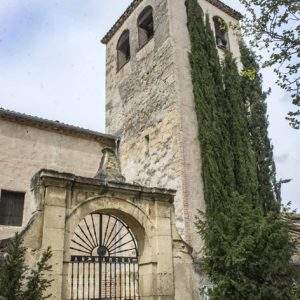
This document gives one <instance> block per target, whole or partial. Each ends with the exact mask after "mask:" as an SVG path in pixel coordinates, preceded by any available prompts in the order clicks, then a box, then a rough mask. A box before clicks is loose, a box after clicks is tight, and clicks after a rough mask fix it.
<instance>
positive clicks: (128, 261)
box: [69, 213, 139, 300]
mask: <svg viewBox="0 0 300 300" xmlns="http://www.w3.org/2000/svg"><path fill="white" fill-rule="evenodd" d="M70 250H71V259H70V267H69V289H70V299H71V300H73V299H76V300H77V299H87V300H90V299H124V300H125V299H134V300H135V299H139V265H138V258H139V253H138V247H137V241H136V238H135V237H134V235H133V233H132V231H131V229H130V228H129V226H128V225H127V224H126V223H124V222H123V221H122V220H121V219H119V218H118V217H116V216H114V215H113V214H104V213H91V214H89V215H88V216H86V217H85V218H84V219H83V220H82V221H81V222H80V223H79V224H78V225H77V227H76V229H75V232H74V236H73V238H72V240H71V244H70Z"/></svg>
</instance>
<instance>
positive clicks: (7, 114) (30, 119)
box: [0, 108, 117, 148]
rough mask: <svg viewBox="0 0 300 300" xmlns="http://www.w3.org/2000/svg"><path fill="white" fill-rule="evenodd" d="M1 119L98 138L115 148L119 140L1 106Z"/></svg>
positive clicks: (93, 138)
mask: <svg viewBox="0 0 300 300" xmlns="http://www.w3.org/2000/svg"><path fill="white" fill-rule="evenodd" d="M0 119H2V120H6V121H10V122H15V123H18V124H21V125H26V126H30V127H35V128H38V129H42V130H48V131H53V132H56V133H60V134H64V135H71V136H76V137H80V138H84V139H91V140H96V141H99V142H101V143H103V144H105V145H107V146H110V147H113V148H114V147H115V144H116V140H117V137H116V136H113V135H109V134H103V133H100V132H96V131H93V130H89V129H84V128H80V127H76V126H73V125H68V124H64V123H61V122H58V121H50V120H46V119H42V118H39V117H34V116H30V115H26V114H22V113H18V112H15V111H10V110H6V109H3V108H0Z"/></svg>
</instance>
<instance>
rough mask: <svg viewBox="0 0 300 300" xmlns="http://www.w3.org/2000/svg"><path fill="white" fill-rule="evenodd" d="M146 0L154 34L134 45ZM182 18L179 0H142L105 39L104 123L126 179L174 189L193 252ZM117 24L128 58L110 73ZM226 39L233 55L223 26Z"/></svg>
mask: <svg viewBox="0 0 300 300" xmlns="http://www.w3.org/2000/svg"><path fill="white" fill-rule="evenodd" d="M147 5H151V6H152V7H153V12H154V31H155V33H154V38H153V39H152V40H151V41H150V42H149V43H148V44H147V45H146V46H145V47H144V48H142V49H141V50H139V49H138V32H137V25H136V24H137V23H136V22H137V18H138V16H139V14H140V12H141V11H142V10H143V9H144V8H145V7H146V6H147ZM200 5H201V7H202V8H203V11H204V12H205V13H208V14H209V15H210V18H211V22H212V18H213V16H215V15H218V16H221V17H222V18H223V19H224V20H225V22H226V23H227V24H228V25H229V27H230V24H236V23H237V21H236V20H235V19H234V18H232V17H230V16H228V15H227V14H226V13H224V12H223V11H221V10H220V9H218V8H216V7H215V6H213V5H211V4H210V3H208V2H207V1H205V0H200ZM186 23H187V16H186V8H185V0H156V1H154V0H144V1H142V2H141V4H140V5H139V6H138V7H137V8H136V9H135V10H134V11H133V13H132V14H131V15H130V16H129V17H128V19H127V20H126V21H125V23H124V24H123V25H122V27H121V28H120V29H119V30H118V31H117V33H116V34H115V35H114V36H113V37H112V39H111V40H110V41H109V43H108V45H107V78H106V101H107V105H106V112H107V116H106V117H107V119H106V121H107V122H106V125H107V131H108V133H112V134H116V135H120V136H121V137H122V140H121V145H120V158H121V164H122V170H123V172H124V176H125V177H126V179H127V181H129V182H137V183H140V184H142V185H147V186H158V187H168V188H173V189H176V190H177V195H176V198H175V211H176V226H177V229H178V231H179V233H180V234H181V236H182V237H183V238H184V239H185V241H187V242H188V243H189V244H190V245H191V246H193V248H194V250H195V252H199V251H200V247H201V241H200V239H199V236H198V234H197V233H196V231H195V226H194V218H195V213H196V212H197V210H198V209H201V210H203V209H204V208H205V206H204V198H203V191H202V178H201V151H200V145H199V141H198V125H197V119H196V113H195V104H194V97H193V87H192V81H191V73H190V65H189V59H188V51H189V49H190V40H189V33H188V30H187V26H186ZM212 24H213V23H212ZM125 29H129V31H130V46H131V59H130V61H129V62H128V63H127V64H126V65H125V66H124V67H123V68H122V69H121V70H120V71H119V72H117V68H116V67H117V64H116V61H117V51H116V46H117V42H118V39H119V37H120V35H121V34H122V32H123V30H125ZM229 42H230V49H231V51H232V52H233V54H234V56H235V57H236V58H237V59H239V56H240V54H239V47H238V37H237V36H236V35H235V34H234V32H233V30H232V28H231V27H230V29H229ZM222 55H223V52H222V50H220V56H221V57H222Z"/></svg>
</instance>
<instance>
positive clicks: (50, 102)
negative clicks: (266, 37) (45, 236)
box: [0, 0, 300, 210]
mask: <svg viewBox="0 0 300 300" xmlns="http://www.w3.org/2000/svg"><path fill="white" fill-rule="evenodd" d="M130 2H131V0H118V1H113V0H110V1H103V0H47V1H45V0H0V106H1V107H3V108H6V109H11V110H15V111H18V112H23V113H27V114H31V115H36V116H41V117H44V118H48V119H51V120H59V121H62V122H65V123H69V124H74V125H78V126H81V127H85V128H90V129H94V130H97V131H101V132H104V130H105V128H104V119H105V116H104V108H105V47H104V46H103V45H102V44H101V43H100V39H101V37H103V36H104V34H105V33H106V32H107V31H108V29H109V28H110V27H111V25H113V23H114V21H116V19H117V18H118V17H119V16H120V15H121V13H122V12H123V11H124V10H125V9H126V7H127V6H128V5H129V4H130ZM225 2H226V3H227V4H229V5H231V6H232V7H234V8H236V9H238V10H240V11H242V8H241V7H240V4H239V3H238V1H237V0H231V1H230V0H227V1H225ZM264 81H265V87H271V88H272V90H273V92H272V95H271V96H270V97H269V99H268V105H269V120H270V136H271V138H272V142H273V144H274V148H275V149H274V152H275V159H276V162H277V170H278V172H277V173H278V178H293V181H292V183H290V184H288V185H286V186H284V187H283V197H284V199H285V201H286V202H288V201H292V203H293V208H297V209H298V210H300V188H299V185H300V156H299V153H300V138H299V136H300V131H295V130H293V129H291V128H290V127H289V126H288V123H287V122H286V121H285V119H284V117H285V114H286V112H288V111H289V110H290V105H289V102H288V97H287V96H286V95H285V94H284V93H283V92H282V90H281V89H280V88H278V87H276V85H275V78H274V75H273V74H272V72H270V71H268V70H266V71H264Z"/></svg>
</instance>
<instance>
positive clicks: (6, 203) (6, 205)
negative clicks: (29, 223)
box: [0, 190, 25, 227]
mask: <svg viewBox="0 0 300 300" xmlns="http://www.w3.org/2000/svg"><path fill="white" fill-rule="evenodd" d="M24 200H25V193H22V192H14V191H7V190H1V195H0V225H3V226H15V227H20V226H22V224H23V210H24Z"/></svg>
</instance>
